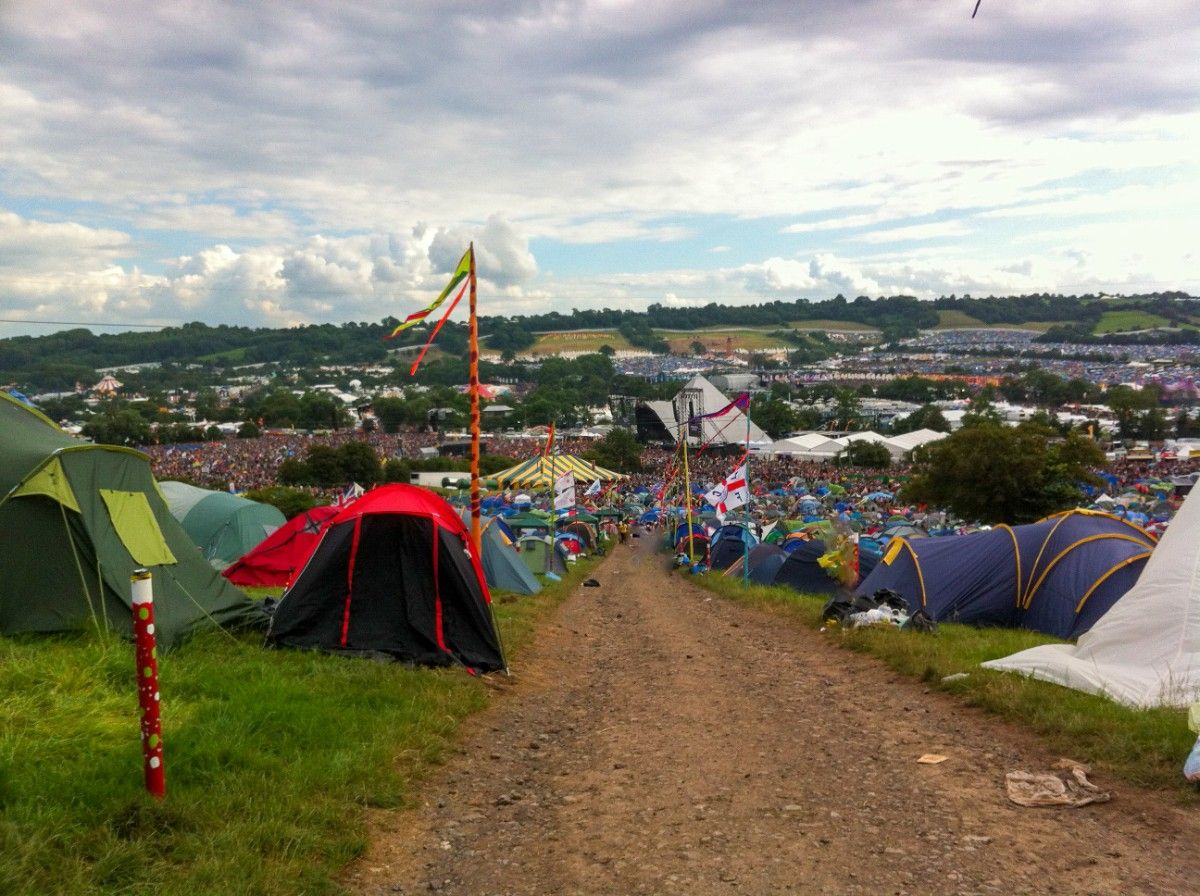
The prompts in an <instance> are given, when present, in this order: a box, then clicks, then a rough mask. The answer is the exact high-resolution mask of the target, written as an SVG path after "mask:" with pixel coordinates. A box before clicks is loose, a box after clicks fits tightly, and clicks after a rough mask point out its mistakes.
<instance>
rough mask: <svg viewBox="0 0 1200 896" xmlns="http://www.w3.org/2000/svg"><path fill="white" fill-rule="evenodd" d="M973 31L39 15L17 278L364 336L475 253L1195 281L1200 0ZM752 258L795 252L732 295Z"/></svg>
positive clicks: (504, 277)
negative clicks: (349, 327)
mask: <svg viewBox="0 0 1200 896" xmlns="http://www.w3.org/2000/svg"><path fill="white" fill-rule="evenodd" d="M951 7H953V4H951V5H950V6H946V5H944V4H929V3H921V2H916V0H900V2H896V0H853V2H845V0H814V2H809V3H802V4H798V3H795V2H792V0H762V2H756V3H732V4H731V3H726V2H718V0H696V2H691V3H686V4H683V3H676V4H672V3H629V2H616V0H565V2H555V3H530V2H528V0H455V2H453V3H442V4H413V3H404V4H396V3H389V2H384V0H364V2H361V3H355V4H352V5H345V4H341V5H339V4H316V5H313V4H299V5H296V4H293V5H287V6H270V7H266V6H263V5H259V4H242V5H238V6H229V5H228V4H217V3H214V2H211V0H198V2H196V3H193V4H188V5H186V6H181V5H178V4H169V3H168V4H150V3H134V4H124V5H117V6H113V5H112V4H105V3H101V2H99V0H78V2H75V3H72V4H69V5H68V6H63V7H62V8H61V9H58V10H56V13H55V15H52V16H48V15H46V14H45V9H44V5H43V4H37V3H33V2H31V0H14V2H9V3H6V4H5V5H4V13H3V22H4V24H3V27H2V28H0V55H2V56H3V58H4V59H5V65H4V67H3V70H0V148H2V150H3V154H4V160H5V161H4V166H3V169H2V170H0V208H5V209H8V210H10V213H11V214H15V215H16V216H17V222H16V223H14V222H13V221H2V220H0V240H9V243H4V244H2V245H0V249H4V248H7V247H8V246H9V245H11V246H13V251H12V252H5V251H0V274H2V275H3V276H4V277H5V278H9V279H5V280H4V281H2V282H0V289H9V290H11V289H13V288H14V287H13V286H12V285H11V284H13V283H15V282H16V281H15V280H13V279H11V278H13V277H18V278H19V279H20V281H21V283H23V284H25V285H23V286H20V288H19V289H18V292H17V298H21V297H23V296H24V295H25V292H27V291H28V290H34V292H36V291H37V290H47V289H55V288H60V287H61V288H63V289H66V292H65V293H64V295H69V296H76V295H78V296H80V297H83V296H88V297H90V298H88V299H87V301H90V302H95V301H99V300H98V299H97V298H96V297H97V296H100V295H105V296H110V297H111V296H117V297H123V298H120V300H121V301H128V302H130V303H134V302H135V300H136V301H141V302H142V303H143V304H146V305H148V307H150V308H153V309H154V310H155V311H156V312H161V313H164V314H170V313H172V312H173V311H174V310H177V308H175V307H173V306H172V304H171V302H172V301H175V299H173V298H171V296H172V289H174V288H176V287H178V288H180V289H184V286H185V285H186V290H185V298H184V299H180V300H178V301H179V303H180V304H179V305H178V307H182V308H186V309H187V310H188V312H189V313H191V314H194V315H197V316H206V315H208V314H210V313H211V314H212V315H213V320H224V319H229V320H231V321H232V320H237V321H244V322H264V323H265V322H268V321H274V320H282V319H289V320H290V319H302V318H303V319H330V320H339V319H344V316H345V315H382V314H386V313H393V312H394V310H395V308H396V306H397V305H399V306H401V308H404V307H409V306H410V304H409V303H416V302H418V301H419V299H420V296H422V295H425V294H427V292H428V291H429V290H431V289H432V290H435V291H436V290H437V289H440V288H441V285H442V283H441V281H442V279H443V278H444V276H445V275H446V274H447V273H448V271H449V270H450V268H452V267H453V265H454V263H455V262H457V260H458V257H459V256H460V255H461V252H462V250H463V247H465V245H466V243H467V242H469V241H470V240H472V239H473V240H475V242H476V248H477V250H478V253H477V254H478V262H479V270H480V275H481V277H483V278H484V279H485V280H486V281H487V283H488V285H489V289H491V290H492V291H493V293H494V304H493V306H492V307H499V308H500V309H502V310H506V311H507V310H510V309H511V310H513V311H514V312H515V311H517V310H520V309H525V308H529V307H535V306H536V303H537V302H538V301H545V302H547V303H554V302H562V301H578V302H580V303H589V306H591V304H592V303H603V302H605V301H607V302H610V303H612V302H616V301H618V300H619V301H625V302H630V303H635V302H637V301H641V300H642V296H640V295H639V293H641V292H647V294H648V295H647V297H649V298H651V299H654V298H659V299H661V297H662V294H661V293H658V292H655V290H656V289H658V286H657V284H659V283H661V284H671V283H676V282H679V281H682V282H684V283H685V285H687V288H689V289H696V290H699V289H701V288H702V287H701V286H700V284H707V286H706V287H704V288H712V289H715V290H733V291H734V293H735V294H737V295H739V296H740V295H742V294H743V291H745V292H744V294H745V295H746V296H753V295H759V294H763V295H774V294H776V293H778V292H779V291H781V290H786V289H791V288H803V289H806V290H812V291H813V292H814V294H817V293H818V292H819V291H820V290H831V289H832V290H835V291H842V290H846V289H857V288H862V289H869V288H870V286H871V285H872V284H877V285H878V286H879V288H880V289H884V290H886V289H888V288H890V285H894V286H896V287H897V288H900V287H906V286H907V287H908V288H915V287H913V286H912V285H911V283H910V278H913V277H915V278H916V279H917V280H918V281H920V282H921V283H926V282H927V283H929V284H934V283H937V282H945V283H954V284H957V283H959V282H967V281H970V282H975V281H976V280H980V281H982V282H986V283H1003V282H1005V281H1004V277H1006V276H1007V277H1016V276H1017V273H1016V272H1012V271H1009V272H1005V271H1004V270H1003V267H1005V266H1013V265H1016V264H1021V263H1023V262H1024V261H1025V260H1028V261H1030V263H1032V264H1033V265H1034V267H1033V270H1036V271H1038V272H1039V274H1043V275H1045V276H1046V277H1048V278H1052V277H1054V276H1056V271H1057V270H1058V268H1057V267H1056V266H1057V265H1058V264H1060V263H1061V261H1062V259H1063V258H1064V257H1065V256H1064V253H1065V252H1068V251H1083V252H1087V253H1089V257H1090V258H1091V259H1092V261H1091V262H1089V264H1090V265H1092V267H1090V268H1088V271H1089V274H1088V276H1092V275H1093V274H1094V275H1095V276H1107V275H1110V274H1111V275H1112V276H1118V277H1119V278H1120V282H1122V283H1123V282H1125V281H1126V279H1127V274H1126V273H1125V272H1122V271H1119V270H1117V269H1116V268H1115V266H1114V265H1110V264H1107V263H1104V264H1099V263H1098V262H1096V261H1095V260H1096V259H1100V258H1102V257H1104V255H1105V253H1106V252H1109V251H1110V249H1111V247H1112V238H1111V231H1110V229H1109V227H1110V226H1111V227H1117V226H1124V228H1125V230H1126V240H1127V243H1128V244H1130V248H1131V251H1130V252H1126V253H1123V254H1121V255H1120V256H1119V257H1122V258H1126V257H1128V258H1135V257H1137V256H1138V255H1139V254H1140V256H1141V257H1142V258H1144V259H1145V260H1144V262H1141V263H1139V264H1138V265H1137V267H1136V270H1138V271H1140V272H1142V274H1143V275H1144V276H1146V277H1148V278H1150V280H1151V281H1152V282H1157V281H1159V280H1164V279H1165V280H1169V279H1171V278H1172V277H1176V276H1178V272H1180V271H1184V274H1183V276H1184V277H1185V278H1186V277H1192V278H1193V279H1192V281H1191V282H1192V283H1195V280H1194V277H1195V274H1194V272H1192V273H1188V272H1187V271H1188V270H1189V269H1185V268H1184V267H1183V266H1182V265H1180V264H1179V263H1178V261H1177V260H1176V259H1177V254H1178V253H1177V251H1176V249H1177V245H1176V244H1177V243H1178V241H1179V240H1178V238H1176V239H1174V240H1172V241H1171V243H1170V250H1169V251H1163V249H1162V247H1158V246H1155V245H1153V244H1152V243H1151V242H1150V238H1151V237H1150V234H1151V233H1152V232H1158V233H1159V235H1161V231H1159V230H1158V229H1156V228H1155V227H1153V226H1151V227H1148V228H1143V227H1142V226H1141V223H1142V222H1144V221H1147V220H1149V221H1151V222H1152V221H1154V220H1166V221H1171V222H1172V227H1173V228H1175V229H1176V230H1177V231H1179V232H1184V233H1186V232H1189V231H1190V232H1195V231H1196V230H1197V229H1200V220H1198V216H1200V213H1198V212H1197V211H1196V209H1197V208H1198V207H1200V206H1198V205H1197V204H1196V202H1195V199H1196V197H1195V189H1194V187H1192V188H1191V189H1190V190H1189V188H1188V187H1187V185H1188V184H1192V185H1194V184H1196V183H1200V176H1198V175H1200V168H1198V167H1197V163H1196V161H1195V146H1196V145H1197V143H1198V142H1200V114H1198V111H1197V110H1198V109H1200V59H1197V58H1195V56H1194V54H1191V55H1189V54H1187V53H1182V52H1176V53H1167V55H1166V56H1164V50H1163V44H1162V35H1163V34H1170V35H1172V41H1171V43H1172V45H1173V46H1176V47H1186V46H1191V45H1193V44H1194V43H1195V42H1196V40H1197V39H1198V37H1200V6H1198V5H1197V4H1195V3H1194V2H1191V0H1154V2H1151V0H1131V2H1129V3H1121V4H1096V3H1094V2H1084V0H1061V2H1056V3H1054V4H1050V5H1047V4H1045V3H1040V2H1035V0H1011V2H1005V3H996V4H993V5H992V6H991V7H988V6H986V5H985V7H984V8H983V9H982V10H981V13H980V15H979V17H977V18H976V19H975V20H971V19H970V18H969V10H967V9H966V8H965V6H964V8H963V9H962V10H956V9H953V8H951ZM1084 218H1097V219H1101V220H1099V221H1090V222H1089V221H1084V220H1082V219H1084ZM413 222H421V223H418V224H413ZM713 222H715V224H714V223H713ZM710 224H712V225H713V226H711V227H709V226H708V225H710ZM1085 224H1094V225H1096V226H1092V227H1085V226H1084V225H1085ZM1101 224H1103V225H1104V226H1100V225H1101ZM46 227H50V228H61V229H60V230H58V231H56V233H57V235H58V236H59V237H61V240H59V241H57V242H58V244H56V240H55V239H47V238H45V232H40V233H39V232H35V231H38V229H39V228H46ZM71 228H75V229H73V230H72V229H71ZM18 229H20V230H21V231H22V232H21V233H17V230H18ZM764 229H770V230H771V231H772V233H773V235H774V236H776V237H779V239H771V240H770V241H769V243H764V242H763V241H761V240H760V238H759V237H760V235H761V234H762V233H763V232H764ZM531 239H532V240H534V245H535V246H538V247H541V246H543V245H545V246H548V247H549V248H550V249H552V250H553V261H552V263H548V262H546V261H542V263H541V264H539V259H538V258H535V256H534V253H533V251H532V250H531V249H530V244H529V240H531ZM899 242H904V243H905V244H906V245H905V248H906V249H907V250H908V251H907V255H906V258H904V259H898V258H895V257H894V256H892V255H889V254H887V252H885V250H890V251H892V252H894V251H897V250H898V247H897V246H896V245H894V244H896V243H899ZM591 246H603V247H604V248H605V252H604V253H603V254H602V255H601V253H591V252H589V250H588V247H591ZM723 247H728V251H730V252H736V253H737V254H736V256H731V257H736V258H738V259H747V258H751V259H752V258H758V259H760V262H759V263H758V264H756V265H751V266H749V267H748V268H746V269H745V270H743V271H742V272H741V273H738V274H730V273H728V272H722V271H719V270H716V271H714V269H713V265H714V263H716V262H718V258H716V257H714V256H715V253H716V252H717V250H718V249H723ZM667 250H669V251H667ZM918 250H919V251H918ZM539 251H540V249H539ZM818 256H820V257H825V256H828V257H829V258H831V259H836V263H835V262H833V261H831V262H830V263H829V264H830V266H829V267H828V268H826V267H824V266H822V268H821V270H822V271H824V272H825V273H824V274H822V275H820V276H816V275H813V274H812V273H811V271H807V268H808V266H809V264H810V261H811V259H812V258H814V257H818ZM601 257H603V258H604V259H612V260H611V261H605V262H604V264H607V265H608V267H607V268H606V269H605V270H603V271H601V272H600V273H598V274H596V273H592V272H594V271H595V269H596V268H597V266H599V265H600V264H601V262H600V261H599V259H600V258H601ZM686 257H690V262H687V263H684V262H682V261H681V259H683V258H686ZM667 258H669V259H670V261H669V262H666V261H663V260H662V259H667ZM178 259H189V260H190V261H189V262H186V263H185V262H180V261H178ZM188 264H198V265H201V268H202V269H201V270H199V271H196V272H192V273H188V274H184V273H182V272H181V271H182V268H184V267H187V265H188ZM905 264H907V265H908V266H909V270H906V269H904V267H903V266H904V265H905ZM1098 264H1099V266H1097V265H1098ZM667 268H670V269H667ZM681 268H687V270H681ZM547 269H552V270H553V271H554V273H555V275H557V276H556V278H553V279H552V278H550V277H549V275H548V273H547ZM739 270H741V269H739ZM629 271H636V272H637V273H636V274H630V273H628V272H629ZM100 272H106V273H104V274H103V276H101V274H100ZM584 272H587V273H586V274H585V273H584ZM956 272H957V273H956ZM1102 272H1107V273H1102ZM181 277H188V278H195V279H188V280H184V281H182V282H181V283H180V284H177V283H176V281H177V280H179V279H180V278H181ZM38 278H42V279H40V280H39V279H38ZM45 278H49V279H45ZM35 280H37V281H38V283H37V284H34V281H35ZM1012 282H1020V283H1021V285H1025V284H1024V283H1023V282H1021V281H1019V280H1014V281H1012ZM1181 282H1182V281H1181ZM56 284H57V285H56ZM651 284H655V285H653V286H652V285H651ZM1034 285H1035V286H1036V284H1034ZM1052 286H1053V284H1052V283H1051V282H1049V281H1047V283H1046V284H1045V288H1047V289H1050V288H1052ZM68 287H69V288H68ZM139 290H144V291H146V297H145V298H144V299H139V298H138V297H137V293H138V291H139ZM958 291H959V292H961V291H962V289H961V287H959V289H958ZM6 295H7V294H6ZM679 295H680V296H685V295H687V294H686V293H683V292H680V293H679ZM564 296H568V297H569V298H564ZM6 300H7V299H6ZM105 301H106V302H110V301H112V299H111V298H110V299H106V300H105ZM185 301H186V302H187V303H190V304H183V303H184V302H185ZM128 307H130V308H133V307H134V304H130V305H129V306H128ZM564 310H569V306H568V307H567V308H564ZM147 313H149V312H147ZM255 315H259V316H258V317H255ZM339 316H341V317H339Z"/></svg>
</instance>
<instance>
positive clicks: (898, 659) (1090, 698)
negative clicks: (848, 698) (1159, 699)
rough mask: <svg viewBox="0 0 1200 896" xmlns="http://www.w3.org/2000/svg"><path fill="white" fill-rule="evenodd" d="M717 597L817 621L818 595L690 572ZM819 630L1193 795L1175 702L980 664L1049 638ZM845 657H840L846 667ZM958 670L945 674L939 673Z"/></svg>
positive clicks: (1187, 737) (1059, 747)
mask: <svg viewBox="0 0 1200 896" xmlns="http://www.w3.org/2000/svg"><path fill="white" fill-rule="evenodd" d="M696 581H698V582H699V583H700V584H702V585H704V586H705V587H708V588H710V589H712V590H713V591H716V592H717V593H719V594H721V595H722V596H723V597H725V598H727V599H730V600H735V601H738V602H740V603H746V604H749V605H752V606H756V607H759V608H761V609H764V610H767V611H769V612H773V613H778V614H780V616H782V617H784V619H785V620H786V621H787V622H788V623H790V624H792V625H803V626H808V627H810V628H814V629H815V628H818V627H820V626H821V624H822V623H821V610H822V607H823V606H824V604H825V602H826V598H816V597H809V596H807V595H801V594H797V593H796V592H794V591H792V590H791V589H788V588H764V587H760V586H756V585H752V586H751V587H750V588H749V589H745V590H743V588H742V583H741V582H740V581H738V580H736V579H728V578H725V577H723V576H720V575H712V574H709V575H705V576H700V577H698V578H697V579H696ZM826 637H828V638H829V639H830V640H832V641H834V642H835V643H837V644H839V645H840V646H842V647H845V648H848V649H850V650H854V651H858V652H861V653H869V654H872V655H874V656H877V657H879V658H880V659H881V660H883V662H885V663H887V665H888V666H890V667H891V668H892V669H894V670H895V671H897V672H899V673H901V674H904V675H908V676H911V677H914V678H919V679H921V680H923V681H924V682H925V683H926V684H927V685H928V686H929V687H930V688H933V689H936V690H941V691H948V692H950V693H952V694H955V695H957V696H958V698H959V699H961V700H962V701H963V702H964V703H966V704H967V705H970V706H977V707H981V708H983V709H986V710H988V711H989V712H992V713H995V714H996V715H998V716H1001V717H1003V718H1005V719H1008V720H1009V721H1011V722H1012V723H1013V724H1016V725H1020V726H1022V727H1026V728H1029V729H1031V730H1032V731H1035V732H1036V733H1037V734H1039V735H1040V736H1041V737H1042V738H1043V739H1044V740H1045V741H1046V743H1047V744H1049V745H1050V747H1051V748H1052V749H1054V750H1056V751H1058V752H1059V753H1060V755H1062V756H1070V757H1072V758H1073V759H1077V760H1079V761H1081V762H1087V763H1089V764H1091V765H1093V766H1095V767H1096V768H1097V769H1102V770H1104V771H1105V772H1106V773H1110V774H1112V775H1114V776H1117V777H1120V778H1122V779H1124V780H1126V781H1129V782H1130V783H1133V784H1137V785H1139V786H1144V787H1154V788H1159V789H1166V790H1174V791H1177V792H1178V794H1179V797H1180V799H1181V801H1185V802H1188V803H1196V802H1197V801H1200V794H1198V793H1197V791H1196V788H1195V787H1194V786H1192V785H1189V784H1187V783H1186V782H1185V781H1184V780H1183V776H1182V774H1181V768H1182V766H1183V760H1184V758H1185V757H1186V756H1187V754H1188V751H1189V750H1190V749H1191V747H1192V744H1193V743H1194V742H1195V740H1196V735H1195V734H1193V733H1192V732H1191V731H1189V730H1188V728H1187V721H1186V713H1184V712H1183V711H1182V710H1176V709H1149V710H1134V709H1130V708H1128V707H1126V706H1121V705H1120V704H1117V703H1114V702H1112V701H1111V700H1106V699H1104V698H1103V697H1097V696H1095V695H1092V694H1085V693H1082V692H1081V691H1074V690H1071V689H1069V688H1064V687H1059V686H1058V685H1053V684H1049V683H1047V682H1044V681H1035V680H1034V679H1031V678H1025V677H1022V676H1019V675H1013V674H1010V673H1003V672H994V671H992V670H990V669H981V668H980V667H979V664H980V663H981V662H983V661H985V660H989V659H998V658H1000V657H1005V656H1008V655H1009V654H1011V653H1014V652H1016V651H1018V650H1024V649H1026V648H1028V647H1033V646H1035V645H1037V644H1047V643H1056V639H1054V638H1051V637H1048V636H1046V635H1042V634H1039V633H1037V632H1030V631H1022V630H1017V629H1004V628H975V627H972V626H966V625H953V624H948V623H943V624H940V625H939V626H938V628H937V631H936V632H934V633H933V634H924V633H920V632H913V631H907V630H902V629H896V628H892V627H878V626H873V627H867V628H861V629H853V630H851V629H840V628H837V627H833V628H830V629H829V630H828V631H827V632H826ZM853 664H854V660H853V659H849V658H848V659H847V662H846V666H847V668H848V669H849V668H852V667H853ZM960 673H966V677H965V678H956V679H955V680H954V681H944V680H943V679H945V677H946V676H948V675H958V674H960Z"/></svg>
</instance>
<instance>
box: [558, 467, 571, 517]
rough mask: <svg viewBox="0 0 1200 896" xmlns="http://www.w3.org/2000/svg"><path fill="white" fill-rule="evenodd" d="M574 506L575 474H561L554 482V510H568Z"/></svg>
mask: <svg viewBox="0 0 1200 896" xmlns="http://www.w3.org/2000/svg"><path fill="white" fill-rule="evenodd" d="M574 506H575V474H574V473H571V472H570V471H568V472H566V473H563V474H562V475H561V476H559V477H558V478H557V479H555V480H554V509H555V510H570V509H571V508H572V507H574Z"/></svg>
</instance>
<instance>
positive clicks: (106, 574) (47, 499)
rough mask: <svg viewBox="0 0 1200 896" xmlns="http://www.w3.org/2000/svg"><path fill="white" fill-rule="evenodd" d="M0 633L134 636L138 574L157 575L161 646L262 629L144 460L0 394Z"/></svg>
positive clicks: (257, 613)
mask: <svg viewBox="0 0 1200 896" xmlns="http://www.w3.org/2000/svg"><path fill="white" fill-rule="evenodd" d="M0 495H2V496H3V497H0V579H2V580H3V582H4V587H3V588H2V589H0V632H4V633H13V632H58V631H70V630H75V629H82V628H85V627H87V626H89V625H91V624H93V623H95V624H98V625H101V626H103V627H106V628H110V629H113V630H115V631H118V632H121V633H124V634H130V633H132V631H133V625H132V607H131V603H130V600H131V594H130V584H129V580H130V575H131V573H132V572H133V571H134V570H135V569H137V568H139V567H145V568H147V569H149V570H150V572H151V573H152V575H153V582H154V602H155V609H154V616H155V626H156V628H157V631H156V634H157V637H158V642H159V644H161V645H163V646H164V647H165V646H170V645H173V644H176V643H178V642H179V641H180V640H181V639H183V638H185V637H187V636H188V635H189V634H191V633H192V632H194V631H196V630H198V629H201V628H207V627H211V626H240V625H253V624H261V623H262V622H264V621H265V615H264V614H263V612H262V610H261V608H260V607H259V606H258V605H257V604H255V603H253V602H252V601H250V599H249V598H247V597H246V596H245V595H244V594H242V592H240V591H238V590H237V589H236V588H234V587H233V586H232V585H230V584H229V583H228V582H226V581H225V580H224V579H223V578H221V576H220V575H218V574H217V571H216V570H214V569H213V568H212V567H211V566H209V564H208V563H206V562H205V560H204V558H203V557H201V556H200V552H199V551H198V550H196V547H195V546H194V545H193V544H192V543H191V541H190V540H189V539H188V537H187V535H186V534H185V533H184V531H183V529H182V528H181V527H180V525H179V523H178V522H176V521H175V518H174V517H172V516H171V514H170V512H169V511H168V510H167V505H166V504H165V503H164V502H163V500H162V497H161V496H160V495H159V493H158V487H157V484H156V483H155V481H154V477H153V475H151V472H150V463H149V460H148V458H147V457H146V455H144V454H142V453H141V452H139V451H134V450H132V449H129V448H118V447H116V446H113V445H94V444H92V443H90V442H84V441H81V440H79V439H76V438H74V437H72V436H69V435H67V434H66V433H65V432H63V431H62V430H61V429H59V428H58V427H57V426H56V425H55V424H54V423H53V422H52V421H51V420H50V419H49V418H47V417H45V416H44V415H43V414H42V413H41V412H40V411H37V410H35V409H34V408H31V407H29V406H27V405H24V404H21V403H20V402H18V401H16V400H15V399H12V398H10V397H8V395H6V394H0Z"/></svg>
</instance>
